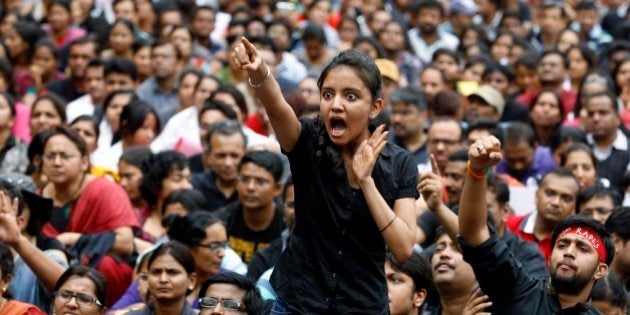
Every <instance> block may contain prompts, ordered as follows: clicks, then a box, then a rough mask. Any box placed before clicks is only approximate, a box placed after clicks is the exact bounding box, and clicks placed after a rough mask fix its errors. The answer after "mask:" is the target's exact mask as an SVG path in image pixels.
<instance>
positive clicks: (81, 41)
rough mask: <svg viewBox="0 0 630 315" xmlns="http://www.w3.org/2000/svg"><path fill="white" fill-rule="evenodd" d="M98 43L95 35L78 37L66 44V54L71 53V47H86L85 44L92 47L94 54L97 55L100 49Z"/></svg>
mask: <svg viewBox="0 0 630 315" xmlns="http://www.w3.org/2000/svg"><path fill="white" fill-rule="evenodd" d="M98 42H99V40H98V37H96V35H93V34H92V35H86V36H83V37H80V38H78V39H75V40H73V41H71V42H70V43H69V44H68V54H70V52H71V51H72V47H74V46H82V45H87V44H92V45H94V53H95V54H97V52H98V50H99V48H100V47H99V44H98Z"/></svg>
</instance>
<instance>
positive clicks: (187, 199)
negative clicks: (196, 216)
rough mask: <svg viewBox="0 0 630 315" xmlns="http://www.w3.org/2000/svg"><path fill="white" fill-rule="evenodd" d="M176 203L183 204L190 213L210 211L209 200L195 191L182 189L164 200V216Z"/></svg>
mask: <svg viewBox="0 0 630 315" xmlns="http://www.w3.org/2000/svg"><path fill="white" fill-rule="evenodd" d="M176 203H180V204H182V206H183V207H184V208H185V209H186V210H188V212H191V211H195V210H209V209H208V200H207V199H206V197H205V196H204V195H203V194H202V193H201V192H199V191H198V190H195V189H180V190H176V191H174V192H172V193H170V194H169V195H168V197H166V199H164V203H163V204H162V209H161V211H162V216H163V215H164V213H166V207H168V206H169V205H172V204H176Z"/></svg>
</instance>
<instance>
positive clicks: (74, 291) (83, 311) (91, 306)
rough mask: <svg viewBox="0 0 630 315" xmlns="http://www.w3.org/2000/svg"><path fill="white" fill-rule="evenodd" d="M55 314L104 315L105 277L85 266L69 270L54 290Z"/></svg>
mask: <svg viewBox="0 0 630 315" xmlns="http://www.w3.org/2000/svg"><path fill="white" fill-rule="evenodd" d="M53 295H54V297H55V302H54V304H53V307H54V310H55V311H54V313H53V314H79V315H103V314H105V305H107V286H106V280H105V277H103V275H102V274H101V273H99V272H98V271H96V270H94V269H92V268H88V267H85V266H72V267H70V268H68V269H67V270H66V271H65V272H64V273H63V274H62V275H61V277H59V280H57V284H56V285H55V288H54V293H53Z"/></svg>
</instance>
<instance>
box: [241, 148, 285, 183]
mask: <svg viewBox="0 0 630 315" xmlns="http://www.w3.org/2000/svg"><path fill="white" fill-rule="evenodd" d="M247 163H253V164H256V165H258V166H260V167H262V168H264V169H265V170H267V172H269V173H270V174H271V176H273V179H274V180H275V181H276V182H277V181H280V179H281V178H282V171H283V170H284V166H283V164H282V159H280V156H278V154H277V153H274V152H270V151H252V152H249V153H247V154H245V156H243V159H241V163H240V164H239V166H238V170H239V172H240V170H241V168H243V166H244V165H245V164H247Z"/></svg>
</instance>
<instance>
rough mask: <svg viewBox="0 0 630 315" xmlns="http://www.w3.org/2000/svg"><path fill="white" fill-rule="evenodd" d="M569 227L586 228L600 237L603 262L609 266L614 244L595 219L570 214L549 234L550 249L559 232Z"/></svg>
mask: <svg viewBox="0 0 630 315" xmlns="http://www.w3.org/2000/svg"><path fill="white" fill-rule="evenodd" d="M570 227H583V228H587V229H589V230H591V231H593V232H594V233H595V234H597V235H598V236H599V237H600V238H601V239H602V242H603V243H604V248H605V249H606V257H605V263H606V265H609V266H610V263H611V262H612V260H613V257H614V256H615V244H614V243H613V240H612V238H611V237H610V234H609V233H608V232H607V231H606V229H604V227H603V226H602V225H601V224H599V223H598V222H597V221H595V220H593V219H591V218H588V217H585V216H583V215H579V214H577V215H572V216H570V217H568V218H566V219H564V220H562V221H560V223H558V225H557V226H556V228H555V229H554V230H553V234H551V244H552V245H551V246H552V248H551V250H552V251H553V249H554V248H555V244H556V240H557V239H558V236H560V233H562V232H563V231H564V230H566V229H567V228H570Z"/></svg>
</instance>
